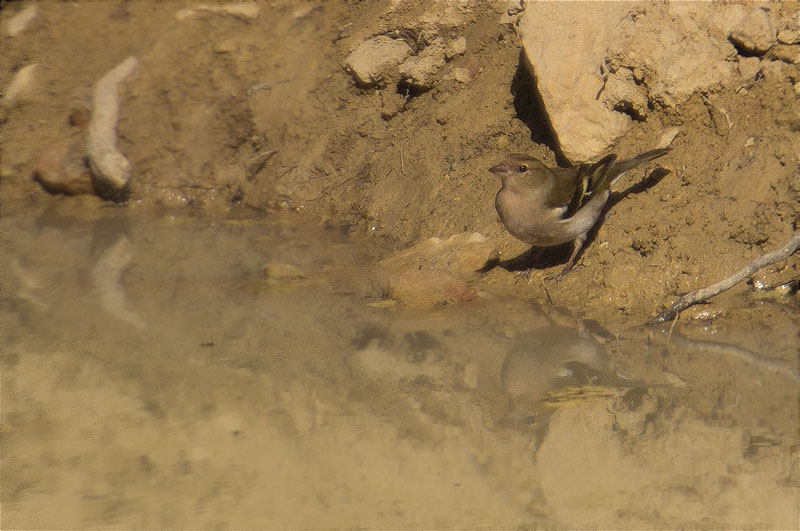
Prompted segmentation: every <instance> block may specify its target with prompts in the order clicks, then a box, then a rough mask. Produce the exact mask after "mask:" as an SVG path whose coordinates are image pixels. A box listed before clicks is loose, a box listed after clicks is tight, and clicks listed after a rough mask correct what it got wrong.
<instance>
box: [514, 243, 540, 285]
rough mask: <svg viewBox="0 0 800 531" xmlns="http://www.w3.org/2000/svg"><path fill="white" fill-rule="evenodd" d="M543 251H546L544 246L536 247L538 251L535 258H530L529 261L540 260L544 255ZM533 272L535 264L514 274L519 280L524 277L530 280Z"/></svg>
mask: <svg viewBox="0 0 800 531" xmlns="http://www.w3.org/2000/svg"><path fill="white" fill-rule="evenodd" d="M543 252H544V247H539V248H538V249H536V252H535V253H534V255H533V258H531V259H530V261H529V263H534V262H537V261H538V260H539V258H541V257H542V253H543ZM532 272H533V266H531V267H528V268H526V269H523V270H522V271H519V272H518V273H517V274H516V275H514V278H516V279H517V280H520V279H523V278H524V279H525V280H530V278H531V273H532Z"/></svg>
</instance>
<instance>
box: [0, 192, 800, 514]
mask: <svg viewBox="0 0 800 531" xmlns="http://www.w3.org/2000/svg"><path fill="white" fill-rule="evenodd" d="M0 234H2V247H3V256H2V261H3V267H2V278H3V282H2V286H1V289H2V316H3V317H2V334H1V335H0V346H2V433H3V467H2V519H3V522H2V523H3V525H4V526H5V527H7V528H31V527H36V528H53V527H62V528H63V527H66V528H80V527H124V528H141V527H150V528H158V527H175V528H187V527H190V528H210V527H228V528H230V527H249V528H287V527H288V528H298V527H382V528H385V527H397V528H410V527H474V526H486V527H517V526H534V527H535V526H548V527H552V526H555V527H570V528H572V527H627V528H632V527H636V528H642V527H654V526H656V527H750V526H756V527H768V528H793V527H795V526H796V524H797V521H798V490H797V489H798V484H799V482H800V478H798V469H797V466H796V460H797V457H798V455H797V452H798V404H797V393H798V376H797V358H796V347H797V331H796V330H790V331H788V332H787V337H788V340H787V339H786V338H783V339H782V340H780V341H778V340H776V339H775V338H773V340H772V342H770V340H766V339H765V341H764V342H763V343H761V344H762V345H763V346H764V348H763V349H762V351H761V352H753V351H752V349H750V350H748V349H746V348H743V347H742V346H737V345H736V344H734V342H732V339H731V338H727V341H726V338H721V337H715V338H714V340H713V341H710V340H707V339H706V340H703V341H698V340H695V339H689V338H687V337H685V336H683V335H681V334H679V333H678V332H677V331H675V330H673V335H672V336H670V337H669V338H668V339H667V337H666V336H665V335H664V334H663V333H662V331H660V330H637V329H629V330H624V331H614V332H613V333H611V332H609V331H607V330H604V329H603V328H602V327H601V326H600V325H599V324H597V322H595V321H593V320H591V319H584V320H578V319H576V318H575V317H574V316H573V315H572V314H571V313H570V312H569V311H568V310H563V309H554V308H543V307H539V306H537V305H535V304H533V303H531V302H528V301H525V300H518V299H516V298H508V297H501V296H494V297H492V296H487V297H486V298H485V300H484V301H483V302H482V303H481V304H479V305H475V306H471V307H461V308H443V309H442V310H441V311H439V312H436V313H428V314H423V315H420V314H409V313H407V312H403V311H402V310H400V309H398V308H397V307H391V306H388V307H387V305H386V304H385V302H384V301H382V293H381V287H380V285H379V284H377V283H376V281H375V280H374V278H373V274H372V268H371V265H370V264H372V263H373V256H372V253H373V252H374V250H372V249H369V248H368V247H366V246H364V245H361V244H359V243H357V242H353V241H350V240H348V239H347V238H346V237H344V236H342V235H341V234H339V233H338V232H331V231H328V230H325V229H324V228H320V227H319V226H316V225H308V226H306V225H304V224H302V223H301V222H300V220H299V219H297V218H290V219H276V220H260V221H211V220H208V219H203V220H195V219H191V218H185V217H181V218H176V217H170V216H163V217H161V218H157V219H152V218H149V219H138V218H135V217H133V216H132V215H131V214H129V213H126V212H125V211H123V210H121V209H114V208H107V209H103V210H101V211H97V212H94V213H93V214H90V215H88V216H81V217H80V219H78V218H75V217H73V216H72V214H62V213H60V212H58V211H57V210H55V211H45V212H42V213H41V214H40V215H37V216H31V215H28V216H23V217H20V216H11V217H5V218H3V219H2V220H0ZM597 321H602V319H598V320H597ZM745 333H747V334H748V335H751V336H752V335H753V334H756V335H757V334H759V333H763V330H749V331H745Z"/></svg>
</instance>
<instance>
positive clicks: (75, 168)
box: [34, 142, 94, 195]
mask: <svg viewBox="0 0 800 531" xmlns="http://www.w3.org/2000/svg"><path fill="white" fill-rule="evenodd" d="M34 178H35V179H36V181H37V182H38V183H39V184H41V185H42V188H44V189H45V190H47V191H48V192H49V193H51V194H66V195H79V194H91V193H93V192H94V189H93V188H92V176H91V175H90V173H89V167H88V166H87V165H86V154H85V152H84V151H83V150H82V148H81V145H80V143H77V142H76V143H73V144H68V143H66V142H60V143H56V144H53V145H51V146H49V147H47V148H45V149H44V150H43V151H42V153H41V155H39V162H38V163H37V164H36V170H35V172H34Z"/></svg>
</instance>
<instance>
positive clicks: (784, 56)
mask: <svg viewBox="0 0 800 531" xmlns="http://www.w3.org/2000/svg"><path fill="white" fill-rule="evenodd" d="M764 58H765V59H772V60H774V61H783V62H784V63H791V64H793V65H796V64H797V63H800V46H796V45H793V46H790V45H788V44H774V45H773V46H772V47H771V48H770V49H769V50H768V51H767V53H766V54H764Z"/></svg>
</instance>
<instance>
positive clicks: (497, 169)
mask: <svg viewBox="0 0 800 531" xmlns="http://www.w3.org/2000/svg"><path fill="white" fill-rule="evenodd" d="M507 170H508V167H507V166H506V164H505V162H501V163H500V164H495V165H494V166H492V167H491V168H489V171H490V172H492V173H494V174H495V175H500V174H501V173H505V172H506V171H507Z"/></svg>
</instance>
